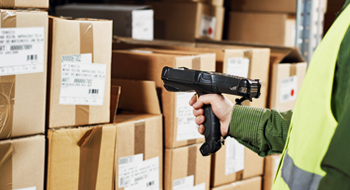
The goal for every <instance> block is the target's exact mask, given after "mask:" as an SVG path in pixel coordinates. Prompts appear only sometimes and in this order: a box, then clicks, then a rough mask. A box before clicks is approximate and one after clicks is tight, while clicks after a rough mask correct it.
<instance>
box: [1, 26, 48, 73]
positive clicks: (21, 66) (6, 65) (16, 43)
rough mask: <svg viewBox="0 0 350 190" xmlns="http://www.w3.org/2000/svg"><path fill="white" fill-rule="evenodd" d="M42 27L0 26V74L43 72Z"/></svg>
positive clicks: (43, 42)
mask: <svg viewBox="0 0 350 190" xmlns="http://www.w3.org/2000/svg"><path fill="white" fill-rule="evenodd" d="M44 31H45V30H44V27H33V28H0V76H4V75H16V74H28V73H39V72H44V62H45V60H44V59H45V58H44V53H45V33H44Z"/></svg>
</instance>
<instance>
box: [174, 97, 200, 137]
mask: <svg viewBox="0 0 350 190" xmlns="http://www.w3.org/2000/svg"><path fill="white" fill-rule="evenodd" d="M194 94H195V93H194V92H177V93H176V117H177V119H178V123H177V136H176V140H177V141H183V140H190V139H197V138H203V136H202V135H201V134H200V133H199V132H198V125H197V124H196V123H195V116H194V115H193V107H192V106H190V105H189V101H190V100H191V98H192V96H193V95H194Z"/></svg>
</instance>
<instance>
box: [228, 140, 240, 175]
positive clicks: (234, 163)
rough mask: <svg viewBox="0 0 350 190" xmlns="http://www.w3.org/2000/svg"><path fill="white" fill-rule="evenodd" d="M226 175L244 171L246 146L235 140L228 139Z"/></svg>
mask: <svg viewBox="0 0 350 190" xmlns="http://www.w3.org/2000/svg"><path fill="white" fill-rule="evenodd" d="M225 146H226V159H225V175H230V174H233V173H236V172H238V171H241V170H244V146H243V145H242V144H240V143H239V142H238V141H237V140H236V139H234V138H227V139H226V142H225Z"/></svg>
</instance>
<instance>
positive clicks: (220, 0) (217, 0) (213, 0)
mask: <svg viewBox="0 0 350 190" xmlns="http://www.w3.org/2000/svg"><path fill="white" fill-rule="evenodd" d="M164 1H172V2H200V3H207V4H210V5H214V6H224V0H164Z"/></svg>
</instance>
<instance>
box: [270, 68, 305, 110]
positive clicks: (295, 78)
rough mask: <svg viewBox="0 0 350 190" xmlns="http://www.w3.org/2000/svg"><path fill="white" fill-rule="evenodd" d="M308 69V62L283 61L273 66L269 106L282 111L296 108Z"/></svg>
mask: <svg viewBox="0 0 350 190" xmlns="http://www.w3.org/2000/svg"><path fill="white" fill-rule="evenodd" d="M306 70H307V64H306V63H281V64H274V65H273V66H272V72H271V73H272V80H271V88H270V91H271V92H270V106H269V108H276V109H279V110H280V111H288V110H292V109H294V106H295V103H296V99H297V97H298V92H299V90H300V88H301V85H302V83H303V80H304V78H305V74H306Z"/></svg>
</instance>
